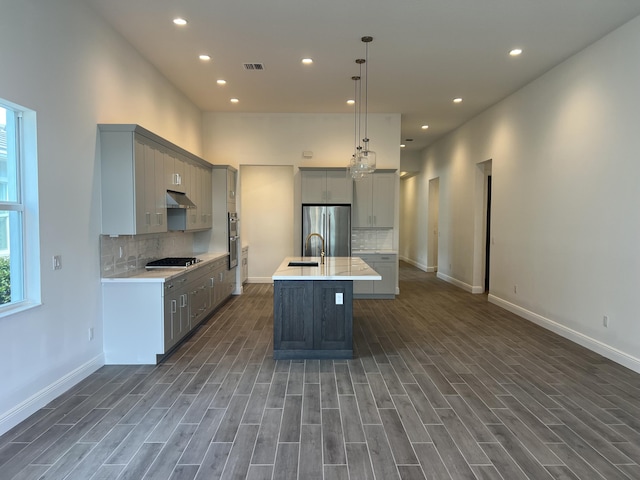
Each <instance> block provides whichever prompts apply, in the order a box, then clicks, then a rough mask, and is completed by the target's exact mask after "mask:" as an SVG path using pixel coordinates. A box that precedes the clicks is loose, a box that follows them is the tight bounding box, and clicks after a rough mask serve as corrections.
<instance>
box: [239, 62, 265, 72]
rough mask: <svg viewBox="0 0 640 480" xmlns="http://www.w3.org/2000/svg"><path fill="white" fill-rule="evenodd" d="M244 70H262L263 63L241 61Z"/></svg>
mask: <svg viewBox="0 0 640 480" xmlns="http://www.w3.org/2000/svg"><path fill="white" fill-rule="evenodd" d="M243 65H244V69H245V70H256V71H257V70H264V64H263V63H243Z"/></svg>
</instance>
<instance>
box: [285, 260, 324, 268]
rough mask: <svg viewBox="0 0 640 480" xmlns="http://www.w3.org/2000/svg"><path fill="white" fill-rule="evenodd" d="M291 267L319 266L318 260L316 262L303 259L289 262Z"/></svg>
mask: <svg viewBox="0 0 640 480" xmlns="http://www.w3.org/2000/svg"><path fill="white" fill-rule="evenodd" d="M288 266H289V267H317V266H318V262H314V261H311V260H309V261H306V260H302V261H298V262H289V265H288Z"/></svg>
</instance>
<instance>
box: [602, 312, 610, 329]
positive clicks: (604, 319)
mask: <svg viewBox="0 0 640 480" xmlns="http://www.w3.org/2000/svg"><path fill="white" fill-rule="evenodd" d="M602 326H603V327H604V328H609V315H605V316H603V317H602Z"/></svg>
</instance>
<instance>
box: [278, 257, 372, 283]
mask: <svg viewBox="0 0 640 480" xmlns="http://www.w3.org/2000/svg"><path fill="white" fill-rule="evenodd" d="M300 261H317V262H318V266H317V267H289V266H288V264H289V262H300ZM271 278H272V280H382V276H380V274H379V273H378V272H376V271H375V270H374V269H373V268H371V267H370V266H369V265H367V264H366V263H365V262H364V261H363V260H362V259H361V258H359V257H325V263H324V265H322V264H321V263H320V257H286V258H285V259H284V260H283V261H282V263H281V264H280V266H279V267H278V269H277V270H276V271H275V273H274V274H273V276H272V277H271Z"/></svg>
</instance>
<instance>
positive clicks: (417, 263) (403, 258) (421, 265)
mask: <svg viewBox="0 0 640 480" xmlns="http://www.w3.org/2000/svg"><path fill="white" fill-rule="evenodd" d="M398 258H399V259H400V260H402V261H403V262H407V263H408V264H409V265H413V266H414V267H416V268H419V269H420V270H422V271H423V272H429V271H430V270H429V268H431V267H427V266H426V265H425V264H423V263H419V262H416V261H415V260H413V259H411V258H407V257H403V256H400V257H398ZM431 271H432V272H433V271H434V270H431Z"/></svg>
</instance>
